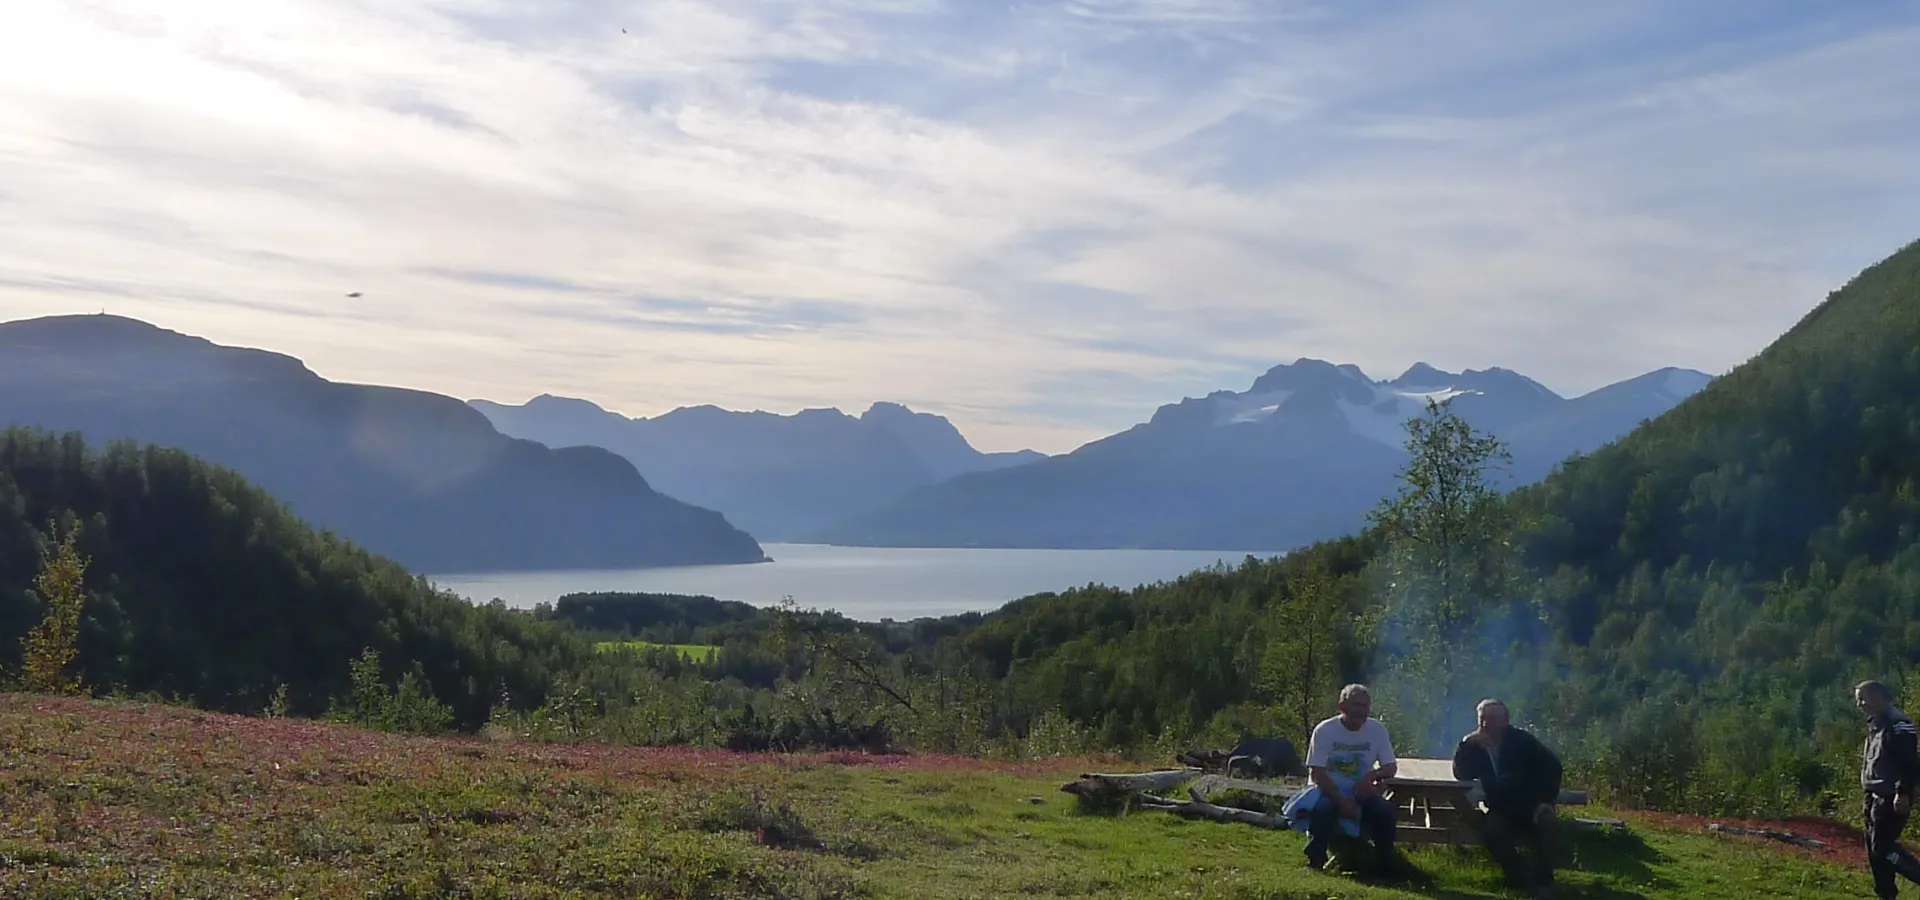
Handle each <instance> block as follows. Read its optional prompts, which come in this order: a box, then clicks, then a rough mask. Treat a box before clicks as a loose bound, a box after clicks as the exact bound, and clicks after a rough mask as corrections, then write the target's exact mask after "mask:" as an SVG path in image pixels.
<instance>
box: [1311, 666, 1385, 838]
mask: <svg viewBox="0 0 1920 900" xmlns="http://www.w3.org/2000/svg"><path fill="white" fill-rule="evenodd" d="M1338 708H1339V710H1340V714H1339V715H1337V716H1334V717H1333V718H1331V719H1328V720H1326V721H1324V722H1321V723H1320V724H1319V725H1316V726H1314V729H1313V737H1312V738H1311V739H1310V740H1309V741H1308V742H1307V774H1308V775H1309V776H1310V777H1311V778H1312V779H1313V783H1314V784H1315V785H1317V786H1318V787H1319V788H1320V795H1321V796H1320V804H1319V805H1318V806H1315V807H1314V808H1313V812H1312V814H1311V816H1310V818H1309V819H1308V825H1307V834H1308V835H1309V837H1308V839H1307V865H1309V866H1311V867H1313V868H1315V869H1318V868H1320V867H1322V866H1325V865H1326V864H1327V839H1328V838H1330V837H1332V836H1333V835H1334V833H1335V832H1337V831H1339V830H1340V820H1341V819H1358V820H1359V824H1360V831H1361V833H1362V834H1363V835H1365V836H1367V837H1370V838H1372V840H1373V845H1374V847H1375V848H1376V849H1377V850H1378V851H1379V853H1380V867H1381V869H1382V870H1383V871H1392V870H1393V868H1394V856H1393V829H1394V818H1395V816H1394V810H1393V804H1391V803H1388V802H1387V800H1386V798H1385V797H1382V796H1381V795H1380V794H1381V784H1382V783H1383V782H1385V781H1386V780H1387V779H1389V778H1392V777H1393V774H1394V772H1395V771H1397V770H1398V769H1399V760H1398V759H1397V758H1396V757H1395V756H1394V755H1393V740H1392V738H1390V737H1388V736H1387V726H1386V725H1384V724H1382V723H1381V722H1380V720H1379V719H1375V718H1371V717H1369V715H1368V714H1369V713H1371V712H1372V711H1373V697H1372V696H1371V695H1370V694H1369V693H1368V692H1367V686H1366V685H1364V684H1350V685H1347V686H1346V687H1344V688H1341V689H1340V704H1339V707H1338ZM1376 764H1377V766H1376Z"/></svg>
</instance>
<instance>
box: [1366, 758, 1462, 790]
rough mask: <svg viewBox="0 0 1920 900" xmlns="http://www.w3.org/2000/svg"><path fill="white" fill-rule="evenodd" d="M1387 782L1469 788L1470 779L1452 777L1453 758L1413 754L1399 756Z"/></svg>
mask: <svg viewBox="0 0 1920 900" xmlns="http://www.w3.org/2000/svg"><path fill="white" fill-rule="evenodd" d="M1387 783H1388V784H1394V785H1407V786H1413V785H1422V786H1433V787H1458V788H1470V787H1473V786H1474V783H1473V782H1471V781H1461V780H1459V779H1456V778H1454V777H1453V760H1451V759H1423V758H1420V757H1413V756H1402V757H1400V766H1399V769H1398V771H1396V772H1395V773H1394V776H1393V777H1392V778H1390V779H1387Z"/></svg>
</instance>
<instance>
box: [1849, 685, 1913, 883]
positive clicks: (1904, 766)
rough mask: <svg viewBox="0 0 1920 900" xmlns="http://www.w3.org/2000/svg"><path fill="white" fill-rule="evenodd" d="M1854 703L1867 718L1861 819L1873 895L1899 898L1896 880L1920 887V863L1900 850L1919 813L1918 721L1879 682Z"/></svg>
mask: <svg viewBox="0 0 1920 900" xmlns="http://www.w3.org/2000/svg"><path fill="white" fill-rule="evenodd" d="M1853 702H1854V704H1855V705H1857V706H1859V707H1860V711H1861V712H1863V713H1866V714H1867V741H1866V744H1865V745H1864V746H1862V747H1861V748H1860V789H1861V790H1862V791H1864V792H1865V793H1866V795H1867V797H1866V802H1865V804H1864V805H1863V806H1862V808H1861V811H1860V814H1861V817H1862V818H1864V819H1866V823H1865V824H1866V829H1867V865H1868V866H1869V867H1871V868H1872V869H1873V892H1874V893H1875V894H1878V895H1880V896H1881V897H1887V898H1891V897H1897V896H1899V894H1900V886H1899V883H1898V882H1897V881H1895V880H1894V877H1893V876H1894V875H1895V874H1896V873H1897V874H1900V875H1905V876H1906V877H1907V880H1908V881H1912V882H1916V883H1920V861H1916V860H1915V859H1914V858H1913V854H1911V853H1908V852H1907V848H1905V847H1902V846H1900V831H1901V830H1902V829H1904V828H1906V827H1907V816H1908V815H1909V814H1911V813H1912V812H1913V789H1914V785H1915V783H1916V782H1920V753H1916V748H1915V738H1916V735H1915V730H1914V726H1913V720H1912V719H1909V718H1907V714H1906V713H1903V712H1901V711H1900V709H1899V707H1896V706H1894V705H1893V692H1891V691H1889V690H1887V686H1886V685H1884V684H1881V683H1880V682H1878V681H1863V682H1861V683H1860V685H1859V686H1858V687H1855V688H1854V689H1853Z"/></svg>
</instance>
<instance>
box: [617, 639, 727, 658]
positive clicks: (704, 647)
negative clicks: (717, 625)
mask: <svg viewBox="0 0 1920 900" xmlns="http://www.w3.org/2000/svg"><path fill="white" fill-rule="evenodd" d="M656 648H658V649H662V650H672V651H673V652H675V653H678V654H680V655H681V656H684V657H687V658H689V659H692V660H693V661H694V662H697V663H704V662H708V661H710V660H712V659H713V656H714V654H716V653H719V652H720V648H719V647H715V646H713V645H711V644H656V643H653V642H652V641H601V642H599V643H597V644H594V645H593V649H595V650H598V651H600V652H601V653H607V652H611V651H616V650H625V651H631V652H634V653H641V652H644V651H647V650H651V649H656Z"/></svg>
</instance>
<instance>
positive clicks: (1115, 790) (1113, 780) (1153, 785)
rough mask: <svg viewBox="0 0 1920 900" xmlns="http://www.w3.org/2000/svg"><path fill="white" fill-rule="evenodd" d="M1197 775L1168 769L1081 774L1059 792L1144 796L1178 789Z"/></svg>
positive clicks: (1182, 770)
mask: <svg viewBox="0 0 1920 900" xmlns="http://www.w3.org/2000/svg"><path fill="white" fill-rule="evenodd" d="M1199 774H1200V770H1199V769H1168V770H1165V771H1161V772H1143V773H1140V774H1138V775H1100V774H1082V775H1081V776H1080V777H1079V778H1078V779H1076V780H1074V781H1069V782H1067V783H1066V784H1063V785H1061V786H1060V790H1062V791H1064V792H1066V793H1069V794H1076V795H1079V796H1081V797H1098V796H1120V795H1126V794H1144V793H1147V792H1149V791H1164V790H1167V789H1169V788H1176V787H1179V786H1180V785H1183V784H1186V783H1187V782H1189V781H1192V780H1193V778H1194V776H1196V775H1199Z"/></svg>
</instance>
